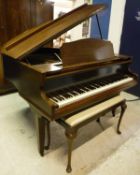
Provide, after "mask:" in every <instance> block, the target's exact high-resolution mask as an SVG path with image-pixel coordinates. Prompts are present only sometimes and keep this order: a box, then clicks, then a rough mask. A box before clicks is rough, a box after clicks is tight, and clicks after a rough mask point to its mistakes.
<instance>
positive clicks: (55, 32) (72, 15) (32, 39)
mask: <svg viewBox="0 0 140 175" xmlns="http://www.w3.org/2000/svg"><path fill="white" fill-rule="evenodd" d="M104 8H105V6H104V5H94V6H93V5H86V4H85V5H83V6H81V7H79V8H77V9H75V10H73V11H71V12H69V13H67V14H66V15H63V16H61V17H60V18H58V19H56V20H54V21H52V22H50V23H46V24H45V26H41V27H39V28H38V29H37V30H35V31H34V32H33V33H29V34H28V33H27V34H26V35H24V36H22V39H21V36H20V37H19V38H18V37H17V39H16V42H15V41H14V42H12V41H11V43H10V44H9V43H8V44H6V45H5V46H4V47H3V51H2V52H3V53H4V54H6V55H8V56H11V57H12V58H15V59H19V58H20V59H21V58H23V57H24V56H26V55H28V54H29V53H31V52H33V51H35V50H37V49H38V48H40V47H41V46H43V45H45V44H47V42H49V41H50V40H52V39H54V38H56V37H58V36H60V35H61V34H63V33H64V32H66V31H68V30H69V29H71V28H72V27H74V26H76V25H78V24H79V23H81V22H82V21H84V20H86V19H87V18H89V17H91V16H92V15H94V14H96V13H97V12H99V11H101V10H103V9H104ZM79 14H80V15H79Z"/></svg>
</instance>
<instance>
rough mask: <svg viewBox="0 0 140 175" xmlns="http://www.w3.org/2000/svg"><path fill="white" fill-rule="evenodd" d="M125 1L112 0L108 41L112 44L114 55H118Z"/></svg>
mask: <svg viewBox="0 0 140 175" xmlns="http://www.w3.org/2000/svg"><path fill="white" fill-rule="evenodd" d="M125 2H126V0H112V8H111V16H110V25H109V35H108V40H110V41H111V42H112V43H113V46H114V51H115V53H119V48H120V41H121V34H122V26H123V18H124V9H125Z"/></svg>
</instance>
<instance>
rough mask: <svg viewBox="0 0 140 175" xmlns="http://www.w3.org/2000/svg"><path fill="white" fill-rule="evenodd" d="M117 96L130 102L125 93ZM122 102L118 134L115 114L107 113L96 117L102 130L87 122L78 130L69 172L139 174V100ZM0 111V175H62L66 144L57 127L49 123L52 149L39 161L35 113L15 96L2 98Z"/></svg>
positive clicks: (81, 174)
mask: <svg viewBox="0 0 140 175" xmlns="http://www.w3.org/2000/svg"><path fill="white" fill-rule="evenodd" d="M122 95H123V96H125V97H126V98H127V99H134V98H135V97H134V96H132V95H129V94H126V93H122ZM127 104H128V108H127V110H126V114H125V116H124V119H123V121H122V126H121V131H122V135H117V134H116V131H115V129H116V124H117V120H118V115H117V116H116V117H115V118H113V117H112V116H111V114H110V113H109V114H107V115H106V117H105V118H102V119H101V123H102V125H101V126H100V125H98V124H97V123H96V122H92V123H90V124H88V125H87V126H85V127H83V128H81V129H80V130H79V133H78V134H79V135H78V137H77V139H76V141H75V145H74V150H73V159H72V166H73V171H72V173H71V174H73V175H114V174H115V175H128V174H129V175H131V174H132V175H139V174H140V163H139V162H140V130H139V129H140V101H135V102H128V103H127ZM0 111H1V112H0V170H1V171H0V174H1V175H11V172H12V175H39V174H40V175H57V174H60V175H65V174H67V173H66V172H65V168H66V160H67V157H66V155H67V154H66V153H67V145H66V139H65V136H64V130H63V128H61V126H59V125H58V124H56V123H55V122H53V123H52V127H51V137H52V142H51V148H50V150H49V151H47V152H46V154H45V156H44V157H43V158H42V157H40V155H39V153H38V151H37V144H36V132H35V126H34V117H33V116H34V115H33V113H32V112H31V111H30V108H29V106H28V104H27V103H26V102H25V101H24V100H23V99H22V98H21V97H19V95H18V94H17V93H14V94H11V95H6V96H1V97H0ZM138 148H139V149H138ZM132 170H133V171H132ZM114 172H115V173H114ZM133 172H134V173H133Z"/></svg>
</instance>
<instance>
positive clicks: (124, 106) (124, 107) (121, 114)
mask: <svg viewBox="0 0 140 175" xmlns="http://www.w3.org/2000/svg"><path fill="white" fill-rule="evenodd" d="M126 108H127V105H126V103H125V101H124V102H123V103H122V104H121V113H120V118H119V121H118V125H117V133H118V134H121V131H120V124H121V121H122V118H123V115H124V112H125V110H126Z"/></svg>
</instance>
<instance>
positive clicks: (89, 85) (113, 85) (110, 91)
mask: <svg viewBox="0 0 140 175" xmlns="http://www.w3.org/2000/svg"><path fill="white" fill-rule="evenodd" d="M104 8H105V5H103V4H100V5H99V4H98V5H87V4H85V5H83V6H80V7H79V8H77V9H75V10H73V11H71V12H69V13H67V14H65V15H63V16H61V17H60V18H58V19H56V20H54V21H50V22H48V23H44V24H41V25H40V26H38V27H36V28H33V29H31V30H28V31H26V32H24V33H22V34H20V35H19V36H17V37H16V38H14V39H12V40H11V41H9V42H8V43H6V44H5V45H4V46H3V48H2V56H3V59H4V66H5V75H6V78H7V79H8V80H9V81H11V82H12V83H13V84H14V85H15V87H16V88H17V90H18V92H19V94H20V95H21V96H22V97H23V98H24V99H25V100H26V101H27V102H28V103H29V104H30V105H31V106H33V107H34V108H35V109H36V110H37V112H38V113H39V114H40V115H43V116H44V117H46V118H47V119H48V120H49V121H52V120H56V119H58V118H61V117H64V116H68V115H71V114H74V113H77V112H79V111H81V110H84V109H86V108H88V107H90V106H92V105H94V104H95V103H100V102H102V101H104V100H107V99H109V98H111V97H113V96H115V95H117V94H119V93H120V92H121V91H122V90H125V89H127V88H129V87H132V86H134V85H135V84H136V83H137V81H138V80H137V79H138V78H137V76H136V75H135V74H134V73H132V72H131V71H130V70H129V68H128V67H129V65H130V64H131V62H132V60H131V58H130V57H128V56H122V55H120V56H115V54H114V51H113V45H112V43H111V42H110V41H105V40H101V39H90V38H89V39H81V40H77V41H73V42H69V43H65V44H63V46H62V47H61V48H59V49H56V48H48V47H46V44H47V43H49V42H50V41H52V40H53V39H55V38H56V37H58V36H60V35H61V34H63V33H64V32H66V31H68V30H70V29H71V28H73V27H75V26H76V25H78V24H80V23H81V22H82V21H84V20H86V19H87V18H89V17H91V16H92V15H96V14H97V13H98V12H100V11H102V10H103V9H104Z"/></svg>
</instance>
